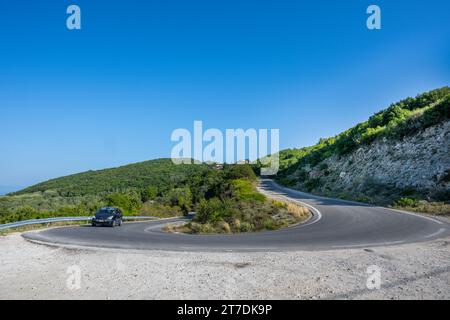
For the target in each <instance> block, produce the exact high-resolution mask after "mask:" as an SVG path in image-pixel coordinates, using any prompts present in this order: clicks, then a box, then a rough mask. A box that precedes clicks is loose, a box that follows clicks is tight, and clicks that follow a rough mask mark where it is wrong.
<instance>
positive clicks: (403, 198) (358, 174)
mask: <svg viewBox="0 0 450 320" xmlns="http://www.w3.org/2000/svg"><path fill="white" fill-rule="evenodd" d="M449 119H450V88H449V87H444V88H440V89H437V90H433V91H430V92H427V93H424V94H421V95H419V96H417V97H416V98H407V99H405V100H402V101H400V102H398V103H395V104H392V105H391V106H389V108H387V109H385V110H382V111H380V112H378V113H376V114H375V115H373V116H372V117H370V118H369V119H368V120H367V121H365V122H363V123H360V124H358V125H356V126H354V127H353V128H351V129H348V130H346V131H344V132H342V133H340V134H338V135H337V136H335V137H331V138H325V139H321V140H320V141H319V142H318V143H317V144H316V145H314V146H312V147H306V148H301V149H290V150H284V151H282V152H281V153H280V166H281V170H280V172H279V174H278V175H277V177H276V179H277V180H278V182H280V183H281V184H283V185H286V186H290V187H294V188H296V189H299V190H303V191H307V192H312V193H318V194H322V195H327V196H332V197H341V198H345V199H351V200H359V201H364V202H370V203H376V204H382V205H394V206H403V207H408V208H409V209H412V210H417V211H431V212H436V213H447V212H448V210H449V206H448V205H447V204H448V201H449V199H450V191H449V178H450V156H449V154H450V153H449V152H450V147H449V146H450V142H449V141H450V139H449V138H450V136H449V134H450V132H449ZM435 202H438V203H435ZM446 203H447V204H446Z"/></svg>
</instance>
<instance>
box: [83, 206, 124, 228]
mask: <svg viewBox="0 0 450 320" xmlns="http://www.w3.org/2000/svg"><path fill="white" fill-rule="evenodd" d="M122 217H123V214H122V211H120V209H117V208H113V207H104V208H101V209H100V210H98V211H97V213H96V214H95V216H93V217H92V220H91V224H92V226H93V227H96V226H109V227H115V226H121V225H122Z"/></svg>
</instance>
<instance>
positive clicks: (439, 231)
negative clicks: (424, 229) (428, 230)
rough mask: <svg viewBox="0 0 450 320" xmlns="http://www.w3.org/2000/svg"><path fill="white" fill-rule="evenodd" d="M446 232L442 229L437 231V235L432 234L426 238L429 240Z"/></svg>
mask: <svg viewBox="0 0 450 320" xmlns="http://www.w3.org/2000/svg"><path fill="white" fill-rule="evenodd" d="M444 231H445V229H444V228H441V229H439V230H438V231H436V232H435V233H432V234H429V235H427V236H425V238H427V239H429V238H433V237H434V236H437V235H439V234H441V233H442V232H444Z"/></svg>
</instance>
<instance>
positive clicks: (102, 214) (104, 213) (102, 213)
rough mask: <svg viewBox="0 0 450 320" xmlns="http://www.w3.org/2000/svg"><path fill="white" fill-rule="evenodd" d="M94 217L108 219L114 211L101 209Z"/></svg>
mask: <svg viewBox="0 0 450 320" xmlns="http://www.w3.org/2000/svg"><path fill="white" fill-rule="evenodd" d="M95 215H96V216H97V217H109V216H112V215H114V210H110V209H101V210H99V211H97V213H96V214H95Z"/></svg>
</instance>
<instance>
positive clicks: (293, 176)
mask: <svg viewBox="0 0 450 320" xmlns="http://www.w3.org/2000/svg"><path fill="white" fill-rule="evenodd" d="M449 119H450V88H449V87H443V88H440V89H436V90H433V91H430V92H427V93H424V94H421V95H418V96H417V97H416V98H407V99H405V100H402V101H400V102H398V103H395V104H392V105H391V106H390V107H389V108H387V109H385V110H382V111H380V112H378V113H376V114H374V115H373V116H372V117H370V118H369V119H368V120H367V121H365V122H362V123H359V124H358V125H356V126H354V127H353V128H350V129H348V130H346V131H344V132H342V133H340V134H338V135H337V136H334V137H331V138H324V139H320V141H319V142H318V143H317V144H316V145H314V146H311V147H306V148H301V149H288V150H284V151H281V152H280V171H279V173H278V175H277V177H276V179H277V181H278V182H279V183H281V184H283V185H286V186H294V185H296V184H297V183H298V182H299V181H300V182H302V185H303V186H304V189H305V191H308V192H315V191H317V189H318V188H320V186H321V184H322V182H321V180H320V179H317V178H311V177H309V174H308V170H307V168H313V167H316V168H319V169H320V171H321V172H322V173H323V176H324V177H326V176H327V175H328V174H329V171H328V168H327V165H326V163H324V162H323V161H324V160H325V159H328V158H330V157H332V156H338V157H340V156H344V155H346V154H348V153H350V152H352V151H354V150H356V149H358V148H359V147H361V146H364V145H370V144H371V143H373V142H374V141H377V140H380V139H383V140H386V141H395V140H400V139H402V138H404V137H406V136H410V135H413V134H416V133H418V132H420V131H421V130H424V129H426V128H428V127H431V126H434V125H437V124H439V123H441V122H443V121H446V120H449ZM368 188H369V187H368ZM369 189H370V188H369ZM372 189H373V190H367V194H366V196H365V197H362V198H358V199H354V198H352V197H351V196H350V195H346V194H344V193H342V194H333V195H332V196H339V197H342V198H347V199H352V200H359V201H365V202H374V203H377V200H374V199H373V198H372V194H373V195H375V194H377V195H378V198H380V197H382V194H381V193H383V192H384V193H386V195H387V196H388V195H390V196H392V195H394V194H397V193H398V199H394V202H395V203H394V202H392V203H391V204H393V205H396V206H397V207H398V206H400V205H401V204H402V203H403V202H401V201H400V202H398V200H399V199H400V198H402V197H405V196H409V195H411V194H414V192H411V190H394V189H395V188H394V189H393V187H390V186H378V185H376V184H374V185H373V188H372ZM372 191H373V192H372ZM371 193H372V194H371ZM408 193H409V194H408ZM415 196H417V197H420V195H418V194H415ZM435 196H436V199H437V200H441V201H442V200H444V201H448V194H447V195H445V194H439V195H435ZM414 200H415V203H418V201H419V200H421V199H419V198H414ZM378 203H379V204H385V203H380V202H378ZM410 207H411V206H410ZM421 208H424V206H421ZM446 210H448V209H446Z"/></svg>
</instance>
